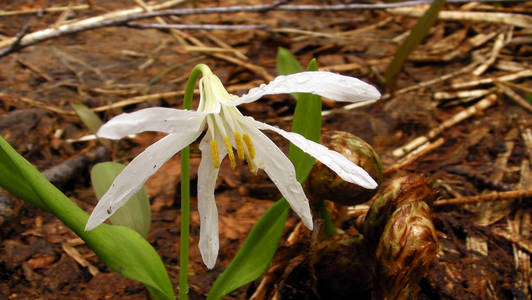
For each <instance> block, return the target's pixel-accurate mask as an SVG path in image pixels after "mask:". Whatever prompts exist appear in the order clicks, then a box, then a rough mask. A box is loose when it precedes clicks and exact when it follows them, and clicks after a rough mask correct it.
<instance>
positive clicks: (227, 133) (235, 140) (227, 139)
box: [207, 105, 258, 173]
mask: <svg viewBox="0 0 532 300" xmlns="http://www.w3.org/2000/svg"><path fill="white" fill-rule="evenodd" d="M242 117H243V116H242V115H241V114H240V112H239V111H238V109H237V108H236V107H234V106H225V105H222V107H221V110H220V113H219V114H211V115H209V116H208V117H207V124H208V127H209V129H208V131H209V135H210V137H211V141H210V150H211V156H212V164H213V166H214V167H215V168H219V167H220V164H221V162H220V153H219V148H218V144H219V143H220V142H222V141H223V146H222V147H225V149H226V150H227V156H229V161H230V162H231V168H232V169H235V168H236V159H237V158H238V159H240V160H242V161H244V160H245V161H246V162H247V164H248V166H249V168H250V170H251V171H252V172H253V173H257V171H258V168H257V166H256V164H255V163H254V161H253V160H254V159H255V156H256V152H255V146H254V145H253V141H252V140H251V137H250V136H249V135H248V134H247V133H245V132H244V131H243V130H242V126H241V125H240V124H239V121H240V120H239V119H240V118H242ZM219 141H220V142H219ZM233 148H235V149H236V155H235V152H234V151H233Z"/></svg>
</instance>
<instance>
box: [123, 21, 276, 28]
mask: <svg viewBox="0 0 532 300" xmlns="http://www.w3.org/2000/svg"><path fill="white" fill-rule="evenodd" d="M127 26H129V27H133V28H141V29H151V28H155V29H180V30H183V29H197V30H199V29H202V30H246V29H255V30H256V29H266V28H267V26H266V25H222V24H157V23H138V22H129V23H127Z"/></svg>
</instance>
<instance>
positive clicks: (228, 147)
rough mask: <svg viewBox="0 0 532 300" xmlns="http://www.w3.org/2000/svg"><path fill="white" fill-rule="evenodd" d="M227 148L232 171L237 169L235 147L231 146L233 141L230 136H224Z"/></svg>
mask: <svg viewBox="0 0 532 300" xmlns="http://www.w3.org/2000/svg"><path fill="white" fill-rule="evenodd" d="M224 144H225V148H227V155H229V160H230V161H231V169H235V167H236V162H235V154H234V153H233V146H231V141H230V140H229V137H228V136H224Z"/></svg>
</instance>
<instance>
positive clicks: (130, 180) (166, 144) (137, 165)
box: [85, 131, 201, 230]
mask: <svg viewBox="0 0 532 300" xmlns="http://www.w3.org/2000/svg"><path fill="white" fill-rule="evenodd" d="M200 134H201V131H197V132H186V133H182V134H177V133H173V134H169V135H167V136H165V137H164V138H162V139H160V140H159V141H157V142H156V143H154V144H152V145H151V146H149V147H148V148H146V150H144V151H143V152H142V153H140V154H139V155H138V156H137V157H135V159H133V160H132V161H131V162H130V163H129V164H128V165H127V166H126V167H125V168H124V170H123V171H122V172H121V173H120V174H118V176H117V177H116V178H115V180H114V182H113V183H112V184H111V187H110V188H109V190H107V192H106V193H105V194H104V195H103V196H102V198H101V199H100V201H99V202H98V204H97V205H96V207H95V208H94V211H93V212H92V214H91V216H90V218H89V221H88V222H87V225H86V226H85V230H91V229H93V228H94V227H96V226H98V225H100V224H101V223H102V222H104V221H105V220H107V218H109V217H110V216H111V215H112V214H113V213H115V212H116V210H117V209H118V208H120V207H121V206H122V205H124V204H125V203H126V202H127V200H129V198H130V197H131V196H132V195H133V194H135V193H136V192H137V191H138V190H139V189H140V188H141V187H142V185H143V184H144V183H145V182H146V180H148V178H149V177H150V176H151V175H153V173H155V172H156V171H157V170H158V169H159V168H160V167H161V165H162V164H164V163H165V162H166V161H167V160H168V159H170V158H171V157H172V156H173V155H174V154H175V153H177V152H178V151H180V150H181V149H183V148H184V147H185V146H187V145H188V144H190V143H192V142H193V141H194V140H195V139H197V138H198V136H199V135H200Z"/></svg>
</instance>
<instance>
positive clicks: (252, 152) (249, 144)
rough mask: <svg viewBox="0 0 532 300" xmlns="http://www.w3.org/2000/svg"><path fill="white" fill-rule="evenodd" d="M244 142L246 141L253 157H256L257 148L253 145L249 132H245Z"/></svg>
mask: <svg viewBox="0 0 532 300" xmlns="http://www.w3.org/2000/svg"><path fill="white" fill-rule="evenodd" d="M244 142H245V143H246V148H248V151H249V156H251V159H254V158H255V148H254V147H253V142H252V141H251V138H250V137H249V135H247V133H244Z"/></svg>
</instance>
